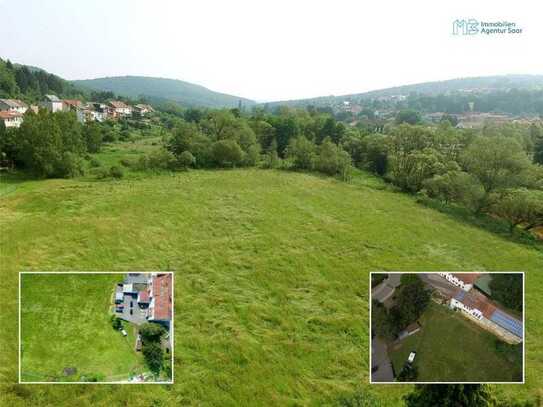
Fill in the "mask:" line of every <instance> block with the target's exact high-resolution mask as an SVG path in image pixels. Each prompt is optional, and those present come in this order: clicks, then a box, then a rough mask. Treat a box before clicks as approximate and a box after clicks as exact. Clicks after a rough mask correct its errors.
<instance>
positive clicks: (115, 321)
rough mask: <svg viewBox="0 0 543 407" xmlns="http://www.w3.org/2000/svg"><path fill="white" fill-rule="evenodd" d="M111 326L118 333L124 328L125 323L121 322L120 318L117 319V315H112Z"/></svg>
mask: <svg viewBox="0 0 543 407" xmlns="http://www.w3.org/2000/svg"><path fill="white" fill-rule="evenodd" d="M111 326H112V327H113V329H115V330H117V331H118V330H119V329H121V327H122V326H123V323H122V322H121V319H120V318H117V317H116V316H115V315H112V316H111Z"/></svg>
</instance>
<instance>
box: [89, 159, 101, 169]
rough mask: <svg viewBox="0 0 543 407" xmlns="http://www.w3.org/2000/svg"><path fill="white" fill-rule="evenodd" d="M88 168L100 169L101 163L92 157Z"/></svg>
mask: <svg viewBox="0 0 543 407" xmlns="http://www.w3.org/2000/svg"><path fill="white" fill-rule="evenodd" d="M89 164H90V166H91V167H92V168H96V167H101V166H102V163H101V162H100V160H99V159H98V158H96V157H92V158H91V159H90V162H89Z"/></svg>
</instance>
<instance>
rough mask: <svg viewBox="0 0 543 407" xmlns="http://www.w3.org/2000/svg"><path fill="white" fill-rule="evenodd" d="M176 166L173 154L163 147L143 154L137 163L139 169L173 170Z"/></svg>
mask: <svg viewBox="0 0 543 407" xmlns="http://www.w3.org/2000/svg"><path fill="white" fill-rule="evenodd" d="M176 166H177V160H176V159H175V155H174V154H173V153H172V152H170V151H168V150H165V149H159V150H156V151H153V152H151V153H149V154H147V155H144V156H142V157H141V158H140V159H139V161H138V163H137V168H138V169H139V170H173V169H175V168H176Z"/></svg>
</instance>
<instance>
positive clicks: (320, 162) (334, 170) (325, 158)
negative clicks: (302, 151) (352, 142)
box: [315, 138, 352, 180]
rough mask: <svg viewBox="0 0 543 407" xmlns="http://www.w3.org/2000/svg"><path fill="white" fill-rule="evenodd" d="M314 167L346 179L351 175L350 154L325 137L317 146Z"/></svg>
mask: <svg viewBox="0 0 543 407" xmlns="http://www.w3.org/2000/svg"><path fill="white" fill-rule="evenodd" d="M318 150H319V154H318V156H317V157H316V161H315V167H316V168H317V170H318V171H320V172H323V173H325V174H328V175H341V177H342V178H343V179H344V180H346V179H348V178H349V177H350V176H351V172H352V166H351V156H350V155H349V154H348V153H347V152H346V151H345V150H343V149H342V148H341V147H339V146H337V145H336V144H334V143H333V142H332V141H331V140H330V139H329V138H326V139H325V140H324V141H323V143H322V144H321V145H320V146H319V149H318Z"/></svg>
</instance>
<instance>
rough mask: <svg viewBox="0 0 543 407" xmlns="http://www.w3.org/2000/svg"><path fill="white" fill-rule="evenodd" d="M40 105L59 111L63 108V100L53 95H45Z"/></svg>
mask: <svg viewBox="0 0 543 407" xmlns="http://www.w3.org/2000/svg"><path fill="white" fill-rule="evenodd" d="M41 105H42V106H43V107H44V108H45V109H47V110H49V111H50V112H53V113H54V112H60V111H62V110H63V106H64V104H63V102H62V100H60V99H59V98H58V97H56V96H55V95H45V100H44V101H43V102H41Z"/></svg>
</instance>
